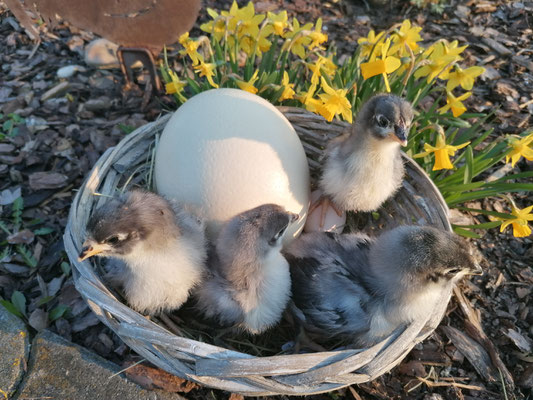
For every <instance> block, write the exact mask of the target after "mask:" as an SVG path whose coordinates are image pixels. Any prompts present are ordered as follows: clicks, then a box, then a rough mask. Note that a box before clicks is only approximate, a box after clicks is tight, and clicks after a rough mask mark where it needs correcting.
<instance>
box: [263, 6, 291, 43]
mask: <svg viewBox="0 0 533 400" xmlns="http://www.w3.org/2000/svg"><path fill="white" fill-rule="evenodd" d="M267 18H268V20H269V21H270V23H271V24H272V28H274V32H275V33H276V35H278V36H281V37H283V35H284V34H285V30H286V29H287V28H288V27H289V22H288V21H287V11H281V12H280V13H278V14H274V13H272V12H270V11H269V12H268V13H267Z"/></svg>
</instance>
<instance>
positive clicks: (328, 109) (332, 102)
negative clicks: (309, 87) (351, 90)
mask: <svg viewBox="0 0 533 400" xmlns="http://www.w3.org/2000/svg"><path fill="white" fill-rule="evenodd" d="M321 86H322V90H324V92H325V93H322V94H320V95H319V97H320V100H322V101H323V102H324V105H323V107H322V109H321V112H320V113H321V114H322V116H323V117H324V118H326V120H327V121H331V120H333V117H334V116H335V115H338V114H341V115H342V117H343V118H344V120H345V121H348V122H349V123H352V105H351V104H350V102H349V101H348V99H347V98H346V93H347V92H348V90H347V89H333V88H332V87H331V86H329V85H328V83H327V82H326V80H325V79H324V78H321Z"/></svg>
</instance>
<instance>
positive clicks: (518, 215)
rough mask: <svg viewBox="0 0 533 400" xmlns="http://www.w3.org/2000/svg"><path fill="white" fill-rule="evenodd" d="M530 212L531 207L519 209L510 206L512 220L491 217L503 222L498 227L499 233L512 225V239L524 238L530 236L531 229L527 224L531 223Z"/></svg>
mask: <svg viewBox="0 0 533 400" xmlns="http://www.w3.org/2000/svg"><path fill="white" fill-rule="evenodd" d="M531 210H533V206H529V207H526V208H523V209H520V208H518V207H516V206H515V205H514V204H512V205H511V215H512V216H513V217H514V218H500V217H493V219H497V220H501V221H503V223H502V225H501V226H500V232H503V231H504V230H505V229H506V228H507V227H508V226H509V225H512V226H513V236H514V237H526V236H529V235H531V228H530V227H529V224H528V222H529V221H533V214H531Z"/></svg>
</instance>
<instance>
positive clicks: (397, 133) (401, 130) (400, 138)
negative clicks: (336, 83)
mask: <svg viewBox="0 0 533 400" xmlns="http://www.w3.org/2000/svg"><path fill="white" fill-rule="evenodd" d="M390 136H391V139H392V140H395V141H397V142H398V143H400V145H401V146H402V147H405V146H407V129H406V127H405V125H394V133H391V135H390Z"/></svg>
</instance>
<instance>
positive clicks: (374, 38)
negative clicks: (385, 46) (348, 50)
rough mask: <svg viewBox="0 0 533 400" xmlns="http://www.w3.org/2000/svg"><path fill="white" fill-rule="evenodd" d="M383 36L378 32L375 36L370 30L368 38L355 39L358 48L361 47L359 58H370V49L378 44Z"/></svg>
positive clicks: (382, 33)
mask: <svg viewBox="0 0 533 400" xmlns="http://www.w3.org/2000/svg"><path fill="white" fill-rule="evenodd" d="M384 34H385V32H380V33H378V34H377V35H376V34H375V33H374V31H373V30H371V31H370V32H368V36H367V37H366V38H360V39H357V43H358V44H359V46H361V57H370V54H371V53H372V49H373V48H374V46H375V45H376V43H379V41H380V40H381V38H382V37H383V35H384ZM376 50H378V49H376Z"/></svg>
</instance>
